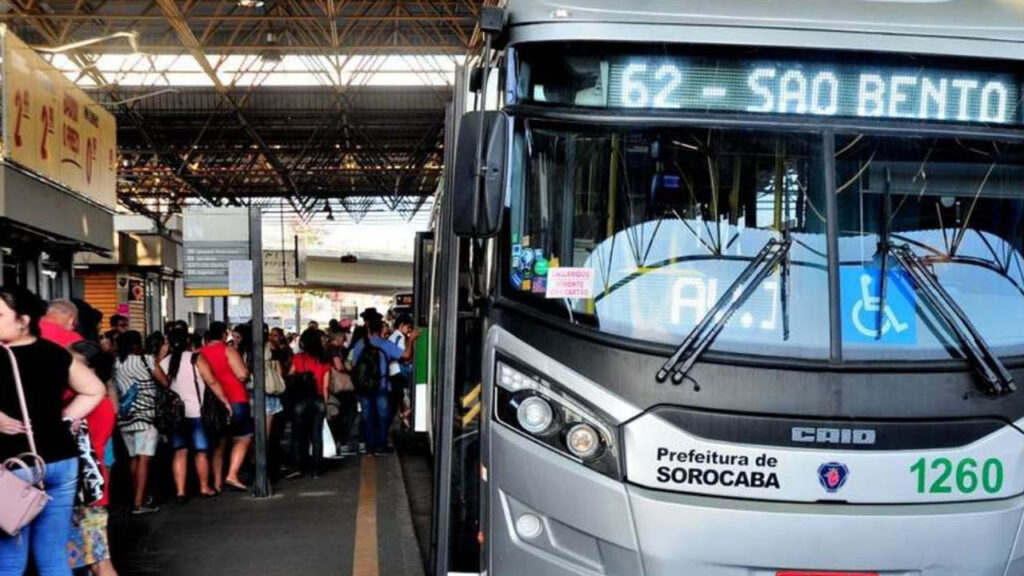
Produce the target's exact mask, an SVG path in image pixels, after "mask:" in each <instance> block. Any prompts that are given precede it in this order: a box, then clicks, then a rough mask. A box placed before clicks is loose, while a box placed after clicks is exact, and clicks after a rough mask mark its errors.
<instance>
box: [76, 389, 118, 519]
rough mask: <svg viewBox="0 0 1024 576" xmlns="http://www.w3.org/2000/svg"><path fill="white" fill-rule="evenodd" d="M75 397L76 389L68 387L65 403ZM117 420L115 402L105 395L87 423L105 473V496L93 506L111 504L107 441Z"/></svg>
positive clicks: (88, 417)
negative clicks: (106, 462)
mask: <svg viewBox="0 0 1024 576" xmlns="http://www.w3.org/2000/svg"><path fill="white" fill-rule="evenodd" d="M74 397H75V391H74V390H72V389H70V388H68V389H67V390H65V391H64V405H65V406H66V405H68V404H70V403H71V400H72V399H74ZM116 422H117V411H116V410H114V403H113V402H111V401H110V398H107V397H104V398H103V401H102V402H100V403H99V404H98V405H97V406H96V407H95V408H93V410H92V412H90V413H89V415H88V416H86V417H85V423H86V424H88V425H89V443H90V444H92V449H93V450H95V451H96V461H97V462H98V463H99V465H100V472H101V473H102V474H103V498H101V499H100V500H99V501H97V502H95V503H93V506H107V505H108V504H110V474H109V471H108V470H107V465H106V464H105V463H104V462H105V461H106V454H107V442H109V441H110V437H111V436H112V435H113V434H114V425H115V424H116Z"/></svg>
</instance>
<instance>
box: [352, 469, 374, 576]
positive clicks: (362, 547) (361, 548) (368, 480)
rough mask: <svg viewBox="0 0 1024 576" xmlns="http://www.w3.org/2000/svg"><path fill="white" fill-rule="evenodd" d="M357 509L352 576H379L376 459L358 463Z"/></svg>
mask: <svg viewBox="0 0 1024 576" xmlns="http://www.w3.org/2000/svg"><path fill="white" fill-rule="evenodd" d="M360 467H361V470H360V478H359V509H358V510H357V511H356V514H357V515H356V546H355V554H353V557H352V576H379V574H380V565H379V556H378V553H377V459H376V458H373V457H364V458H362V461H361V462H360Z"/></svg>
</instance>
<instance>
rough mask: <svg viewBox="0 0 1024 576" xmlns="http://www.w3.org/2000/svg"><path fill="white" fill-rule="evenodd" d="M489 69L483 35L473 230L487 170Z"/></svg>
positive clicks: (486, 37) (488, 51) (488, 47)
mask: <svg viewBox="0 0 1024 576" xmlns="http://www.w3.org/2000/svg"><path fill="white" fill-rule="evenodd" d="M490 68H491V35H490V34H484V53H483V71H484V72H483V74H484V77H483V79H482V82H481V86H480V99H479V100H478V101H479V102H480V110H479V112H480V116H481V122H480V126H479V127H478V133H477V139H476V160H475V166H474V167H473V211H472V212H471V214H472V215H473V220H474V221H473V228H474V229H476V228H477V226H478V224H479V221H480V195H481V194H482V193H483V183H484V178H485V177H486V174H487V168H486V167H485V166H484V133H485V128H487V124H488V123H487V122H486V121H484V120H483V119H484V118H486V112H487V81H488V79H489V77H490V74H489V72H490Z"/></svg>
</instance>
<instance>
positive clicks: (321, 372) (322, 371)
mask: <svg viewBox="0 0 1024 576" xmlns="http://www.w3.org/2000/svg"><path fill="white" fill-rule="evenodd" d="M292 366H294V367H295V372H296V373H302V372H309V373H311V374H312V375H313V379H314V380H316V391H317V394H319V395H320V396H323V395H324V392H325V391H326V384H325V383H324V376H325V375H326V374H328V373H330V371H331V365H330V364H329V363H324V362H320V361H319V360H317V359H316V358H313V357H312V356H310V355H309V354H306V353H305V352H300V353H298V354H296V355H295V357H294V358H292Z"/></svg>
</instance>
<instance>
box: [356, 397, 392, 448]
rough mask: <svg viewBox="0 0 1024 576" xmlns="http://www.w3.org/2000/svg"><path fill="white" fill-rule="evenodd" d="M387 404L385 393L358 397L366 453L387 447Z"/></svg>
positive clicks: (388, 420) (388, 409)
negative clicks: (361, 412)
mask: <svg viewBox="0 0 1024 576" xmlns="http://www.w3.org/2000/svg"><path fill="white" fill-rule="evenodd" d="M389 404H390V403H389V402H388V393H387V392H378V393H377V395H376V396H360V397H359V405H360V406H361V407H362V410H363V441H365V442H366V451H367V452H371V453H372V452H380V451H381V450H383V449H385V448H387V447H388V423H389V422H390V405H389Z"/></svg>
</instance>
